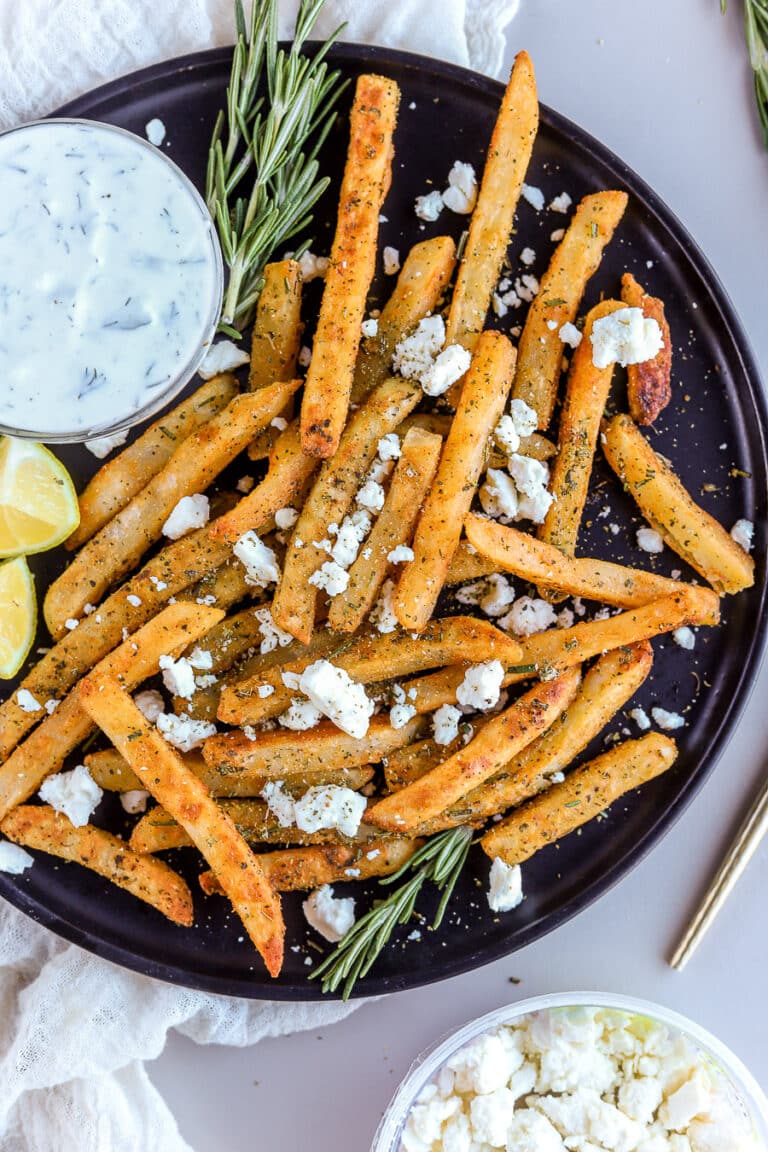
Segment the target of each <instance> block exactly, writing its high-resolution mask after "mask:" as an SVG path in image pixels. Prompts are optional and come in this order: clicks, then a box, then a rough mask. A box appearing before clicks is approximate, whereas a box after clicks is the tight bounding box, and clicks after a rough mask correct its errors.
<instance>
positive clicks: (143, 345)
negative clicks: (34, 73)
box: [0, 119, 224, 443]
mask: <svg viewBox="0 0 768 1152" xmlns="http://www.w3.org/2000/svg"><path fill="white" fill-rule="evenodd" d="M0 173H1V174H2V185H3V195H2V198H0V324H1V325H2V326H1V327H0V379H1V380H2V381H3V387H2V391H1V392H0V432H5V433H7V434H9V435H13V436H22V437H27V438H31V439H35V440H42V441H47V442H49V443H66V442H77V441H83V440H88V439H91V438H92V437H100V436H104V435H107V434H111V433H116V432H121V431H124V430H125V429H127V428H130V427H131V426H133V425H134V424H138V423H139V422H140V421H142V420H145V419H146V418H147V417H149V416H152V415H153V414H154V413H156V412H158V411H159V410H160V409H161V408H163V407H164V406H165V405H166V404H167V403H168V402H169V401H170V400H172V399H173V398H174V396H176V395H177V394H178V393H179V392H180V391H181V389H182V388H183V387H184V385H185V384H186V383H187V382H188V381H189V379H190V378H191V377H192V375H193V374H194V373H195V371H196V370H197V368H198V366H199V364H200V362H201V360H202V359H203V357H204V355H205V353H206V351H207V349H208V346H209V345H210V342H211V340H212V338H213V336H214V333H215V331H216V325H217V322H218V317H219V312H220V309H221V299H222V291H223V282H224V271H223V264H222V258H221V251H220V248H219V244H218V240H217V237H216V230H215V227H214V224H213V221H212V219H211V216H210V213H209V212H208V209H207V207H206V205H205V202H204V201H203V199H202V197H201V196H200V194H199V193H198V191H197V189H196V188H195V187H194V185H193V184H192V183H191V181H190V180H189V179H188V178H187V177H186V176H185V175H184V173H183V172H182V171H181V169H180V168H178V167H177V165H176V164H174V163H173V161H172V160H171V159H170V158H169V157H168V156H167V155H165V153H163V152H161V151H160V150H159V149H157V148H156V147H154V145H152V144H150V143H149V141H147V140H143V139H141V138H140V137H139V136H135V135H134V134H133V133H131V132H127V131H125V130H124V129H122V128H116V127H114V126H113V125H110V124H101V123H96V122H94V121H90V120H75V119H58V120H57V119H52V120H36V121H33V122H32V123H30V124H26V125H24V126H23V127H21V128H14V129H11V130H10V131H8V132H4V133H2V134H0Z"/></svg>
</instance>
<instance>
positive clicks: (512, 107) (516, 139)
mask: <svg viewBox="0 0 768 1152" xmlns="http://www.w3.org/2000/svg"><path fill="white" fill-rule="evenodd" d="M538 127H539V102H538V97H537V95H536V78H535V76H534V72H533V64H532V63H531V58H530V56H529V55H528V53H527V52H518V54H517V56H516V57H515V63H514V67H513V68H512V73H511V75H510V77H509V82H508V84H507V88H506V91H505V93H504V96H503V99H502V102H501V108H500V109H499V114H498V117H497V119H496V123H495V125H494V128H493V135H492V136H491V142H490V144H489V145H488V153H487V158H486V161H485V169H484V171H483V178H482V182H481V184H480V192H479V194H478V197H477V204H476V205H475V210H474V212H473V213H472V219H471V221H470V225H469V235H468V237H467V243H466V245H465V247H464V254H463V256H462V259H461V263H460V264H459V273H458V276H457V278H456V287H455V288H454V290H453V298H452V300H451V309H450V312H449V314H448V324H447V333H446V341H445V342H446V345H448V344H461V345H463V346H464V347H465V348H466V349H467V350H468V351H469V352H474V350H475V345H476V344H477V341H478V338H479V336H480V333H481V332H482V329H483V325H484V324H485V317H486V313H487V312H488V306H489V304H490V302H491V296H492V295H493V290H494V288H495V286H496V281H497V280H498V278H499V273H500V272H501V266H502V263H503V261H504V257H505V256H506V253H507V244H508V243H509V237H510V234H511V232H512V223H513V220H514V216H515V209H516V207H517V202H518V200H519V199H520V192H521V190H522V187H523V181H524V179H525V173H526V170H527V168H528V163H529V161H530V159H531V152H532V151H533V143H534V140H535V139H536V133H537V131H538ZM458 391H459V390H458V388H456V387H455V386H454V390H452V393H449V394H448V395H449V399H451V401H452V402H453V403H456V402H457V400H458Z"/></svg>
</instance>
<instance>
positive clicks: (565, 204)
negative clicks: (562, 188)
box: [549, 192, 573, 213]
mask: <svg viewBox="0 0 768 1152" xmlns="http://www.w3.org/2000/svg"><path fill="white" fill-rule="evenodd" d="M571 204H573V200H572V199H571V197H570V196H569V195H568V193H567V192H561V193H560V195H559V196H555V197H554V199H552V200H550V202H549V211H550V212H563V213H565V212H567V211H568V209H569V208H570V206H571Z"/></svg>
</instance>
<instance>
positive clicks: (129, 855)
mask: <svg viewBox="0 0 768 1152" xmlns="http://www.w3.org/2000/svg"><path fill="white" fill-rule="evenodd" d="M0 831H2V833H3V835H5V836H7V837H8V839H9V840H13V841H14V842H15V843H16V844H23V845H24V846H25V847H26V848H36V849H38V850H39V851H41V852H47V853H49V855H51V856H58V857H59V858H60V859H62V860H70V861H72V862H74V863H75V864H82V865H83V867H84V868H88V869H90V871H91V872H96V873H98V875H99V876H103V877H104V878H105V879H107V880H111V882H112V883H113V884H117V886H118V888H125V890H126V891H127V892H130V893H131V894H132V895H133V896H137V897H138V898H139V900H143V901H144V903H145V904H151V905H152V907H153V908H157V910H158V912H162V913H163V915H164V916H167V917H168V919H169V920H172V921H173V922H174V924H181V925H182V927H184V928H190V927H191V926H192V924H193V923H194V908H193V906H192V894H191V892H190V891H189V887H188V886H187V883H186V881H185V880H183V879H182V878H181V876H179V875H178V874H177V873H176V872H174V871H173V869H172V868H169V867H168V865H167V864H165V863H163V861H162V860H155V859H154V858H153V857H151V856H141V855H139V853H138V852H134V851H132V850H131V849H130V848H129V847H128V845H127V844H126V843H125V841H124V840H119V839H118V838H117V836H112V835H111V834H110V833H109V832H105V831H104V830H103V829H102V828H94V827H93V825H91V824H86V825H85V826H84V827H82V828H75V827H73V825H72V824H70V822H69V820H68V819H67V817H66V816H62V815H61V813H59V812H54V810H53V809H52V808H49V807H48V805H47V804H44V805H37V804H35V805H31V804H25V805H23V806H22V807H21V808H16V809H15V810H14V811H13V812H9V813H8V815H7V816H6V817H5V818H4V819H3V821H2V823H0Z"/></svg>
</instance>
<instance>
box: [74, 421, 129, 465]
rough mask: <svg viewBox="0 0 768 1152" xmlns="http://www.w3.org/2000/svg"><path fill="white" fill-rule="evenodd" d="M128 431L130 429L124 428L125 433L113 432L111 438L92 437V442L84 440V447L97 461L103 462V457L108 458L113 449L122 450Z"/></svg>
mask: <svg viewBox="0 0 768 1152" xmlns="http://www.w3.org/2000/svg"><path fill="white" fill-rule="evenodd" d="M129 431H130V429H128V428H126V430H125V432H114V433H113V434H112V435H111V436H94V438H93V439H92V440H86V442H85V446H86V448H87V449H88V451H89V452H91V453H93V455H94V456H95V457H96V458H97V460H103V459H104V457H105V456H109V454H110V452H111V451H112V450H113V448H122V446H123V444H125V442H126V440H127V439H128V432H129Z"/></svg>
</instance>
